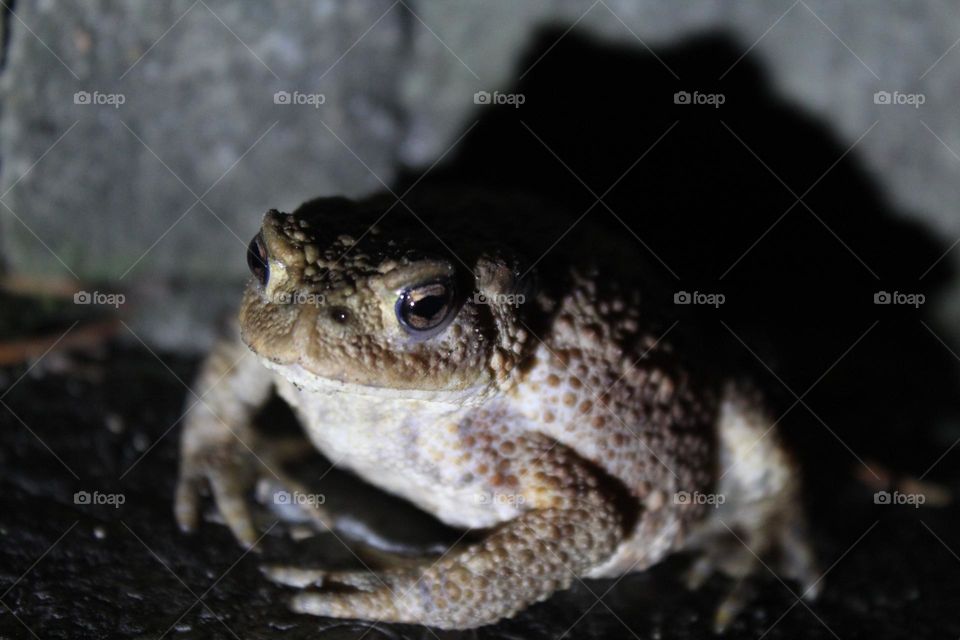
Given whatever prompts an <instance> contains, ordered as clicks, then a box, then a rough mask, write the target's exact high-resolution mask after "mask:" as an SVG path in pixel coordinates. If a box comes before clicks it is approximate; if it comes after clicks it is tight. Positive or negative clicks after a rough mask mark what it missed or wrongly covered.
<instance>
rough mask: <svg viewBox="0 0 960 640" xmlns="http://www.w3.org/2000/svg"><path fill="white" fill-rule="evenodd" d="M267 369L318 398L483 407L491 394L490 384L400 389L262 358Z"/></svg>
mask: <svg viewBox="0 0 960 640" xmlns="http://www.w3.org/2000/svg"><path fill="white" fill-rule="evenodd" d="M261 362H263V364H264V366H266V367H267V368H268V369H270V370H272V371H275V372H276V373H278V374H279V375H280V376H282V377H283V378H284V379H286V380H288V381H289V382H290V383H292V384H293V385H294V386H295V387H296V388H297V389H299V390H300V391H301V392H307V393H313V394H318V395H349V396H363V397H369V398H382V399H391V400H413V401H418V402H437V403H443V404H455V405H470V404H479V403H481V402H482V401H483V400H485V399H486V397H487V396H488V394H489V392H490V388H489V385H485V384H478V385H474V386H469V387H464V388H461V389H416V388H397V387H390V386H385V385H376V384H370V383H366V382H359V381H352V380H344V379H341V378H338V377H333V376H329V375H319V374H317V373H314V372H313V371H310V370H308V369H306V368H305V367H303V366H302V365H300V364H277V363H275V362H271V361H269V360H266V359H263V358H261Z"/></svg>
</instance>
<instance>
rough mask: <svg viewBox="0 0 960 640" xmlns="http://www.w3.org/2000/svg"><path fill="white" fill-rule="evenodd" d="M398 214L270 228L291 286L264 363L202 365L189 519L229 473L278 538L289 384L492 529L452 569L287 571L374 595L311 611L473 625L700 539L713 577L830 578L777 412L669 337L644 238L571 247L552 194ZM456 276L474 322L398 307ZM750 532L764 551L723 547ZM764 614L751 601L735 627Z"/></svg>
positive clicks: (355, 595) (461, 312) (444, 565)
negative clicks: (642, 248)
mask: <svg viewBox="0 0 960 640" xmlns="http://www.w3.org/2000/svg"><path fill="white" fill-rule="evenodd" d="M391 205H393V201H392V199H390V198H384V197H374V198H370V199H367V200H364V201H360V202H351V201H348V200H345V199H340V198H330V199H320V200H315V201H312V202H309V203H307V204H305V205H303V206H302V207H300V208H299V209H298V210H297V211H295V212H294V213H293V214H281V213H278V212H275V211H272V212H270V213H268V214H267V216H266V217H265V219H264V224H263V228H262V232H261V238H262V246H263V249H264V251H265V252H266V254H267V263H268V267H269V277H267V278H264V280H265V282H261V281H258V279H257V278H254V279H253V280H252V281H251V283H250V284H249V285H248V287H247V290H246V293H245V295H244V300H243V304H242V307H241V312H240V328H241V331H242V336H243V341H244V343H245V344H246V345H247V346H248V347H249V349H250V350H252V351H253V352H254V353H256V354H257V356H258V357H259V358H258V359H254V358H245V357H244V355H243V354H244V349H243V347H242V346H241V345H240V344H239V343H238V342H236V341H235V340H234V341H232V342H231V341H225V342H224V344H222V345H221V346H220V347H218V349H217V350H216V351H215V353H214V354H213V355H212V356H211V358H210V360H209V361H208V362H207V364H206V365H205V368H204V370H203V371H202V372H201V376H200V381H199V383H198V391H199V393H200V394H201V395H202V397H203V398H204V400H203V401H202V402H200V403H198V405H197V407H195V409H194V410H191V411H190V413H189V415H188V418H187V424H186V427H185V433H184V438H183V456H182V459H183V464H182V469H181V482H180V485H179V487H178V495H177V505H176V506H177V518H178V520H179V522H180V523H181V525H182V526H183V527H184V528H187V529H189V528H192V527H193V526H194V525H195V522H196V511H197V494H198V491H199V490H200V489H201V488H202V484H203V482H204V481H208V482H209V484H210V485H211V487H212V488H213V491H214V495H215V498H216V500H217V503H218V506H219V507H220V509H221V512H222V513H223V515H224V517H225V519H226V521H227V523H228V524H229V525H230V526H231V528H232V529H233V531H234V532H235V534H236V535H237V537H238V538H239V539H240V540H241V541H242V542H245V543H247V544H251V543H252V542H253V541H254V540H255V530H254V528H253V526H252V524H251V523H250V516H249V514H248V512H247V507H246V502H245V495H244V492H245V490H246V489H248V488H249V486H250V485H251V484H252V482H253V481H254V480H255V479H256V478H257V477H259V476H266V475H268V474H269V473H273V474H274V475H279V474H276V472H274V471H273V470H274V469H275V467H276V465H279V463H280V462H281V461H282V455H280V453H279V452H278V451H277V448H276V447H275V446H274V445H273V444H271V443H270V442H269V441H266V440H262V439H257V436H256V434H255V433H254V432H253V430H252V429H250V428H249V422H250V416H251V415H252V413H253V411H254V410H255V409H256V407H257V406H259V405H260V404H262V403H263V402H264V401H265V399H266V397H267V395H268V393H269V391H270V389H271V387H272V386H275V387H276V388H277V390H278V392H279V393H280V394H281V396H282V397H284V398H285V399H286V400H287V401H288V402H289V403H290V404H291V405H292V406H293V407H294V408H295V409H296V410H297V412H298V414H299V416H300V419H301V421H302V422H303V423H304V425H305V427H306V429H307V433H308V435H309V436H310V438H311V440H312V441H313V443H314V445H315V446H316V447H318V448H319V449H320V450H322V451H323V452H324V453H325V454H326V455H327V456H328V457H329V458H330V459H331V460H333V461H334V462H335V463H337V464H341V465H343V466H346V467H348V468H351V469H353V470H354V471H355V472H357V473H358V474H359V475H361V476H362V477H364V478H366V479H367V480H369V481H370V482H373V483H375V484H378V485H379V486H381V487H383V488H384V489H386V490H388V491H392V492H394V493H396V494H398V495H400V496H403V497H405V498H407V499H409V500H410V501H412V502H413V503H415V504H417V505H418V506H420V507H421V508H423V509H425V510H427V511H429V512H431V513H433V514H435V515H436V516H437V517H438V518H440V519H441V520H444V521H445V522H447V523H449V524H452V525H456V526H462V527H478V528H489V529H490V533H489V535H488V536H487V537H486V538H485V539H484V540H483V541H482V542H480V543H477V544H475V545H472V546H468V547H466V548H464V549H459V550H455V551H452V552H451V553H449V554H447V555H445V556H444V557H442V558H441V559H440V560H438V561H437V562H435V563H430V562H428V561H424V562H423V563H422V564H421V565H418V566H417V567H416V568H409V567H408V568H404V569H394V570H387V571H385V572H383V573H381V574H378V575H376V576H371V575H369V574H367V573H365V572H357V573H353V572H339V573H331V572H325V571H321V570H309V569H301V568H297V567H274V568H271V569H269V570H268V575H269V576H270V577H271V578H272V579H274V580H277V581H279V582H282V583H285V584H290V585H293V586H298V587H301V588H302V587H306V586H308V585H311V584H318V585H320V586H323V585H325V584H329V583H331V582H332V583H340V584H343V585H349V586H351V587H353V588H354V590H353V591H342V590H339V591H329V590H320V591H317V590H313V591H305V592H303V593H301V594H299V595H298V596H296V598H295V599H294V601H293V607H294V608H295V609H296V610H298V611H303V612H307V613H313V614H317V615H327V616H336V617H347V618H365V619H371V620H383V621H396V622H416V623H421V624H426V625H431V626H436V627H442V628H469V627H475V626H479V625H483V624H488V623H492V622H495V621H497V620H499V619H501V618H503V617H508V616H511V615H513V614H515V613H516V612H518V611H520V610H522V609H523V608H525V607H526V606H528V605H529V604H531V603H533V602H537V601H540V600H543V599H545V598H547V597H549V596H550V594H552V593H553V592H554V591H556V590H558V589H564V588H566V587H568V586H569V585H570V584H571V582H572V581H573V580H574V579H578V578H579V577H581V576H583V577H599V576H612V575H621V574H623V573H625V572H629V571H634V570H640V569H643V568H646V567H648V566H650V565H651V564H653V563H655V562H657V561H658V560H659V559H661V558H662V557H664V556H665V555H666V554H668V553H670V552H671V551H675V550H679V549H684V548H694V549H698V550H700V551H702V552H703V553H704V554H705V555H704V558H705V560H704V561H702V562H701V563H699V564H698V565H697V566H696V567H695V568H696V571H697V575H695V576H694V578H693V579H694V580H700V579H702V577H703V574H705V573H708V572H709V571H710V570H712V569H713V568H715V567H716V568H721V569H723V570H725V571H726V572H727V573H730V574H732V575H735V576H738V577H739V576H742V575H744V574H746V573H747V572H749V570H750V569H752V568H753V566H754V561H755V556H754V555H753V552H754V551H756V553H758V554H761V555H762V554H766V553H768V552H771V551H774V550H779V551H781V552H783V555H784V557H786V558H787V562H786V564H787V566H786V569H787V570H789V572H790V574H791V575H792V576H794V577H797V578H800V579H801V580H803V581H804V582H806V583H807V584H810V583H812V582H813V571H812V568H813V562H812V556H811V555H810V553H809V549H808V547H807V545H806V543H805V541H804V540H803V536H802V531H803V518H802V515H800V514H799V511H798V509H799V507H798V505H797V504H796V492H797V482H796V479H795V477H796V474H795V471H794V468H793V466H792V463H791V462H790V459H789V456H787V455H786V453H785V452H784V451H783V449H782V447H781V446H780V445H779V443H778V441H777V438H776V435H775V434H772V435H771V434H768V431H769V427H770V426H771V424H772V421H771V419H770V417H769V415H768V414H767V412H765V411H764V409H763V407H762V401H761V400H759V399H757V398H755V397H754V396H752V395H749V394H747V393H745V392H744V391H743V388H742V386H740V385H737V384H730V383H729V381H725V380H721V379H719V378H716V377H712V376H711V375H710V373H709V369H708V368H706V367H703V366H700V367H695V366H690V365H689V364H687V362H686V361H685V359H684V358H683V357H682V354H679V353H677V352H676V350H675V348H674V346H673V344H674V341H673V337H674V336H675V335H679V333H680V331H679V330H678V331H676V332H674V333H671V334H670V336H668V337H667V338H664V337H663V335H664V333H665V332H666V331H667V329H668V328H671V325H670V324H669V322H668V320H667V319H666V317H665V316H663V315H662V314H661V308H662V307H663V306H665V305H666V303H667V302H668V301H669V300H670V297H669V296H667V295H665V294H663V293H662V292H658V291H657V290H656V288H655V285H652V284H651V283H649V282H646V281H645V280H644V277H643V276H644V268H643V266H642V265H641V264H640V261H639V260H638V259H637V257H636V256H635V251H633V249H632V248H631V247H630V246H629V245H626V246H625V245H622V244H620V243H619V242H618V241H617V240H616V239H613V238H609V237H605V236H602V235H596V234H595V233H594V232H591V231H588V229H587V227H586V224H584V225H583V226H582V227H580V228H578V230H577V232H576V233H575V234H570V235H568V236H565V237H564V240H563V241H562V242H560V243H558V244H557V245H556V246H554V247H553V248H552V249H551V248H550V246H551V244H552V243H553V242H554V238H556V237H558V236H560V235H561V234H562V233H563V232H564V230H565V229H567V228H568V226H569V224H570V221H568V220H561V219H558V218H554V219H551V220H547V221H546V222H547V223H548V224H547V226H541V227H537V224H538V223H536V222H535V221H537V220H542V213H541V212H540V209H539V204H538V203H535V202H531V201H528V200H524V199H522V198H519V197H506V198H503V197H501V198H492V197H489V196H487V195H484V194H478V193H475V192H460V193H455V194H453V193H450V192H433V193H432V194H431V195H429V196H426V197H422V198H418V199H416V200H411V201H409V203H408V205H396V206H395V207H391ZM548 249H549V251H548ZM531 267H535V268H533V269H531ZM438 278H441V279H445V281H446V282H453V283H455V287H456V291H457V293H456V296H455V304H454V307H453V308H452V311H451V315H450V317H451V318H452V319H451V320H450V321H449V324H448V325H446V326H445V327H443V328H442V331H440V332H439V333H437V334H436V335H431V336H429V337H426V338H424V337H422V336H420V337H418V336H416V335H412V334H411V333H410V332H409V331H407V330H406V329H404V327H403V326H402V325H401V323H400V322H398V320H397V315H396V301H397V298H398V295H400V294H401V292H403V291H404V290H405V289H406V288H408V287H411V286H414V285H419V284H421V283H424V282H431V281H434V280H437V279H438ZM258 360H259V362H258ZM261 364H262V365H265V366H266V368H267V369H269V370H270V371H267V370H266V369H264V368H263V367H262V366H261ZM254 450H256V452H257V453H256V455H253V451H254ZM261 460H262V461H266V463H267V464H266V466H267V467H269V468H270V469H269V471H267V470H265V469H264V468H263V465H261V462H260V461H261ZM273 463H276V464H273ZM721 465H722V466H723V468H724V470H727V469H729V473H727V474H724V473H723V471H721V469H720V467H721ZM721 476H722V478H723V480H722V481H721ZM279 480H280V481H281V482H282V483H284V484H287V485H288V486H290V487H292V488H295V489H296V488H297V487H296V486H295V485H293V484H292V483H291V482H290V481H289V479H287V478H285V477H280V478H279ZM683 492H686V493H687V494H697V493H699V494H701V495H706V494H711V495H716V494H718V493H719V494H722V495H725V496H727V498H728V502H727V503H725V505H724V507H723V509H714V508H712V507H711V506H708V505H707V504H703V503H698V502H695V501H689V500H688V501H683V500H677V499H676V497H677V496H679V495H682V494H683ZM311 513H312V514H313V515H314V516H315V517H316V518H317V519H318V520H319V521H321V522H324V523H329V522H331V518H330V516H329V515H328V514H326V513H324V512H322V511H318V510H315V509H314V510H312V511H311ZM721 525H723V526H721ZM334 526H335V523H334ZM728 528H729V529H733V530H738V535H740V536H742V537H743V538H745V539H746V542H747V544H748V545H749V546H750V548H751V549H752V550H754V551H750V552H749V553H746V552H745V550H744V549H743V548H740V549H739V550H738V551H734V552H730V550H729V548H726V547H723V546H722V544H720V543H719V542H718V540H719V539H720V538H723V537H724V536H725V535H726V534H728V533H729V531H728V530H726V529H728ZM798 532H799V533H798ZM727 537H728V536H727ZM721 550H722V551H721ZM737 597H739V596H737ZM741 604H742V603H741V602H740V601H739V600H737V599H736V598H734V599H733V600H731V601H728V602H727V603H726V604H725V606H726V607H727V608H726V609H721V618H722V619H718V625H719V626H723V624H724V623H726V622H727V621H728V620H729V618H730V616H731V615H732V614H733V613H735V611H736V608H737V607H739V606H740V605H741Z"/></svg>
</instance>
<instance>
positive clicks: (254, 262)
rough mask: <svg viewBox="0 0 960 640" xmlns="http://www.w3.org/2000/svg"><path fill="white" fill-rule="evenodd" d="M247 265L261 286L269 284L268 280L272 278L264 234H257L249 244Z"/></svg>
mask: <svg viewBox="0 0 960 640" xmlns="http://www.w3.org/2000/svg"><path fill="white" fill-rule="evenodd" d="M247 266H248V267H249V268H250V273H252V274H253V277H254V278H256V279H257V281H258V282H259V283H260V286H263V287H265V286H267V280H269V279H270V266H269V265H268V263H267V246H266V245H265V244H264V243H263V235H262V234H260V233H258V234H257V235H255V236H254V237H253V240H251V241H250V245H249V246H247Z"/></svg>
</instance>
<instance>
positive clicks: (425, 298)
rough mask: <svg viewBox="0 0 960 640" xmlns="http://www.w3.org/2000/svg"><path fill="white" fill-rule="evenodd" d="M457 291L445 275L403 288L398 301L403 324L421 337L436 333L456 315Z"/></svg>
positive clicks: (399, 315)
mask: <svg viewBox="0 0 960 640" xmlns="http://www.w3.org/2000/svg"><path fill="white" fill-rule="evenodd" d="M454 293H455V292H454V287H453V283H452V282H450V281H449V280H446V279H443V280H436V281H433V282H428V283H425V284H421V285H417V286H414V287H408V288H407V289H404V290H403V292H401V294H400V297H399V298H398V299H397V305H396V313H397V320H398V321H399V322H400V326H401V327H403V329H404V331H406V332H407V333H409V334H410V335H411V336H413V337H414V338H416V339H418V340H426V339H428V338H432V337H433V336H435V335H437V334H438V333H440V332H441V331H443V330H444V329H445V328H446V326H447V325H448V324H450V321H451V320H453V317H454V315H456V314H455V312H456V310H457V309H456V305H455V304H454Z"/></svg>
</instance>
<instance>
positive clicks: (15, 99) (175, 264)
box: [0, 0, 960, 346]
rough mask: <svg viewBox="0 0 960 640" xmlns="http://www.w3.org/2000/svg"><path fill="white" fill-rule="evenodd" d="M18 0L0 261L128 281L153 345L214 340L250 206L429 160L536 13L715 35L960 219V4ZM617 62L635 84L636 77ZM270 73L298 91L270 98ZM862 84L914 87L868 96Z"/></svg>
mask: <svg viewBox="0 0 960 640" xmlns="http://www.w3.org/2000/svg"><path fill="white" fill-rule="evenodd" d="M13 11H14V13H15V15H14V16H13V17H11V16H9V15H7V16H5V19H6V20H7V21H8V22H9V23H10V24H9V42H8V45H7V47H6V66H5V68H4V70H3V73H2V78H0V86H2V96H0V104H2V120H0V160H2V175H0V194H2V198H0V202H2V203H3V205H4V206H3V207H0V225H2V226H0V238H2V255H3V257H4V259H5V262H6V264H7V266H8V267H9V269H10V270H11V271H13V272H15V273H26V274H42V275H45V276H56V277H64V278H67V279H68V280H69V281H73V279H74V278H76V279H77V280H78V281H91V280H92V281H96V282H106V283H111V284H110V285H106V286H113V287H117V286H123V287H140V288H141V291H140V294H139V296H138V297H136V299H137V300H138V301H139V302H140V303H141V304H140V312H138V313H136V314H135V315H136V316H137V320H136V322H137V323H138V324H140V326H142V327H143V328H144V330H145V331H146V332H147V334H148V335H149V336H150V337H151V338H152V339H154V340H158V341H160V342H161V343H163V344H166V345H169V346H175V345H178V344H184V345H189V344H198V343H199V344H202V343H204V342H206V341H208V340H209V336H210V334H209V332H208V331H206V329H205V327H207V326H208V323H206V322H204V321H203V319H204V318H209V317H211V316H212V315H216V314H213V313H211V310H212V309H217V310H222V309H225V308H226V307H227V306H228V301H229V300H231V299H234V298H235V293H234V292H235V287H234V286H233V285H232V284H231V285H230V286H227V287H225V286H224V284H225V283H236V282H238V281H239V279H240V278H242V277H243V276H244V263H243V260H242V251H243V247H244V245H245V243H246V241H247V239H248V238H249V237H250V236H251V235H252V233H253V232H254V230H255V229H256V227H257V223H258V221H259V217H260V215H261V214H262V212H263V211H264V210H265V209H267V208H270V207H277V208H281V209H289V208H292V207H294V206H295V205H296V204H298V203H299V202H302V201H303V200H305V199H307V198H310V197H313V196H317V195H325V194H333V193H345V194H359V193H363V192H367V191H370V190H374V189H377V188H379V187H380V186H381V183H380V181H381V180H382V181H384V182H387V183H390V181H391V180H392V179H393V177H394V176H395V173H396V171H397V170H398V168H401V167H402V166H404V165H407V166H428V165H430V164H431V163H432V162H434V161H435V160H436V159H437V158H438V157H440V156H441V155H442V154H444V153H445V152H446V151H447V150H448V149H449V148H450V146H451V144H452V143H453V142H454V141H455V140H456V139H457V137H458V136H459V134H460V133H461V132H462V130H464V129H465V128H466V127H467V126H469V124H470V123H471V122H472V121H473V119H474V116H475V115H476V113H477V107H476V105H475V104H474V99H473V97H474V93H475V92H476V91H479V90H486V91H494V90H497V89H506V88H508V87H509V85H510V83H511V82H513V81H515V80H516V79H518V78H522V77H523V75H524V74H525V73H526V72H527V71H528V69H520V68H518V64H519V62H518V61H519V60H521V59H522V55H523V54H524V52H525V51H526V50H527V48H528V46H529V45H530V42H531V38H532V34H533V33H534V32H535V30H536V29H537V28H539V27H542V26H544V25H555V26H558V27H559V28H560V29H561V30H563V29H566V28H567V27H573V26H574V25H575V28H576V30H578V31H582V32H586V33H591V34H595V35H597V36H599V37H601V38H603V39H607V40H609V41H611V42H618V43H623V44H627V45H632V46H635V47H637V48H638V49H639V50H647V49H649V50H652V51H654V52H656V51H658V50H662V48H664V47H669V46H672V45H674V44H676V43H677V42H679V41H682V40H683V39H684V38H686V37H690V36H693V35H696V34H701V33H708V32H719V33H725V34H729V36H730V37H732V38H733V39H734V41H735V42H737V43H739V45H740V46H742V49H743V52H744V54H745V55H747V56H750V58H751V59H752V60H753V62H755V63H757V64H759V65H760V67H761V68H762V69H764V71H765V72H766V73H767V75H768V78H769V81H770V83H771V84H772V85H773V86H774V87H775V88H776V90H778V91H779V92H781V94H782V95H783V97H784V98H785V99H786V100H787V101H788V102H791V103H794V104H796V105H797V106H798V107H800V108H801V109H803V110H806V111H808V112H809V113H811V114H814V115H815V116H817V117H819V118H822V119H823V121H825V122H826V123H827V124H828V126H829V127H830V128H832V129H833V130H834V131H835V132H836V134H837V135H838V136H839V137H840V139H842V140H844V141H845V142H846V143H847V144H849V145H854V144H856V147H855V149H854V150H853V151H852V153H854V154H856V155H857V156H859V157H861V158H862V159H863V161H864V163H865V165H866V166H867V167H869V169H870V170H871V171H872V172H874V173H875V175H876V178H877V180H878V183H879V184H880V185H881V187H882V189H883V190H884V191H885V193H886V195H887V196H888V197H889V198H890V199H891V200H892V201H893V202H895V203H896V204H897V205H898V207H899V208H900V209H901V210H902V211H904V212H905V213H906V215H908V216H915V217H918V218H920V219H922V220H924V221H925V222H927V223H928V224H929V225H930V226H931V227H932V228H934V229H935V230H936V231H937V233H939V234H941V235H942V237H943V238H944V239H945V240H946V241H947V243H948V244H950V243H952V242H953V241H954V239H955V238H956V237H958V236H960V215H957V214H958V208H960V181H958V180H956V179H955V176H956V175H957V170H958V168H960V155H958V154H960V128H958V127H957V126H956V117H955V113H956V107H957V104H958V100H957V98H958V93H960V47H956V46H955V45H956V44H957V43H956V39H957V37H958V36H960V10H958V9H957V8H956V7H955V6H952V5H951V4H950V3H946V2H934V1H929V2H916V3H909V4H908V3H903V2H897V1H890V2H865V1H851V2H844V3H837V2H827V1H817V0H810V1H797V2H791V1H790V0H784V1H778V2H737V3H728V2H715V1H696V2H683V3H673V2H669V3H668V2H633V1H627V0H604V1H602V2H593V3H590V2H586V1H582V2H572V1H564V0H552V1H542V2H513V1H510V0H493V1H486V0H485V1H483V2H480V1H464V2H456V3H451V2H427V1H424V0H419V1H413V0H411V1H409V2H406V1H405V2H394V3H391V2H390V1H389V0H361V1H357V2H349V3H342V4H341V3H336V2H330V1H326V2H322V1H321V2H311V1H306V0H304V1H294V2H260V3H229V2H223V1H219V0H202V1H200V0H197V1H194V0H176V1H174V2H164V3H157V2H148V1H146V0H132V1H130V2H106V1H101V2H95V1H91V2H84V3H67V2H55V1H54V0H38V1H35V2H19V3H16V4H14V5H13ZM545 55H546V56H549V55H550V52H549V51H547V52H546V53H545ZM528 62H529V61H528ZM662 73H664V74H674V71H673V70H671V69H669V68H667V67H666V66H664V68H663V69H662ZM679 81H680V82H683V78H679ZM631 83H635V89H636V90H638V91H642V89H643V86H644V79H643V78H636V79H631ZM720 85H721V86H722V81H721V82H720ZM278 91H285V92H288V93H289V94H290V97H291V100H290V102H291V103H294V102H297V101H298V100H299V101H301V104H282V103H281V104H277V103H276V101H275V94H276V92H278ZM877 91H889V92H891V93H892V92H900V94H910V95H920V96H922V100H923V104H921V105H919V106H918V107H915V106H911V105H908V104H903V105H894V104H891V105H885V104H876V103H875V101H874V94H875V92H877ZM78 92H80V93H78ZM295 92H297V93H295ZM318 96H322V97H318ZM87 97H88V98H89V103H84V101H85V100H86V99H87ZM557 99H558V100H566V101H569V100H573V101H585V100H589V99H590V96H583V95H558V97H557ZM658 99H659V98H658ZM321 100H322V104H317V103H318V102H320V101H321ZM955 253H960V252H952V253H951V254H950V255H949V256H948V257H947V258H946V259H947V260H948V261H953V262H958V261H960V260H958V258H957V256H956V255H954V254H955ZM918 275H919V274H918ZM171 291H179V292H180V293H181V295H178V296H171V295H169V294H170V292H171ZM957 299H960V296H954V297H953V298H951V300H957ZM217 301H219V302H217ZM203 302H207V303H208V304H201V303H203ZM198 309H199V310H201V313H199V314H198V313H197V310H198ZM958 314H960V304H958V305H957V306H956V309H955V310H954V313H953V315H958ZM197 318H200V319H201V321H200V322H199V323H195V322H194V321H195V319H197Z"/></svg>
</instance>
